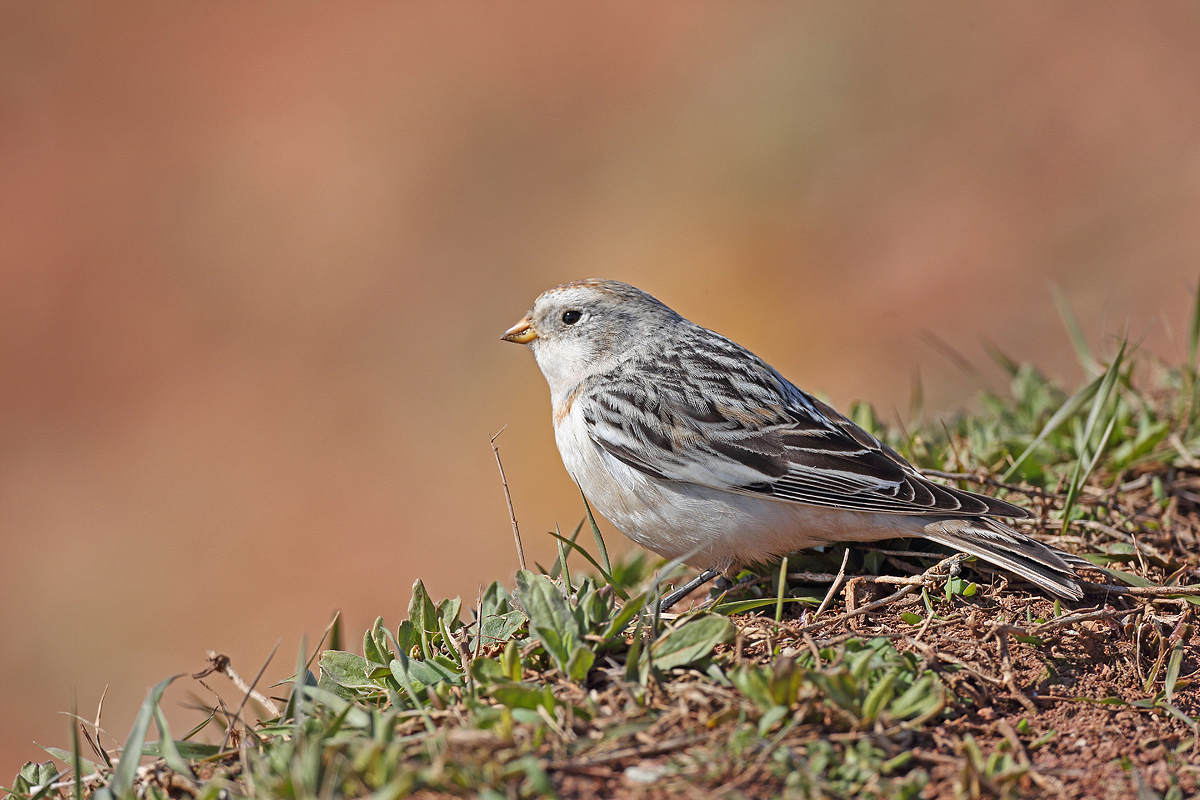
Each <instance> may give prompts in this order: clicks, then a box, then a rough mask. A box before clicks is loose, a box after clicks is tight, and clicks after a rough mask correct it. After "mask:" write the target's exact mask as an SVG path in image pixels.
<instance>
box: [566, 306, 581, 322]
mask: <svg viewBox="0 0 1200 800" xmlns="http://www.w3.org/2000/svg"><path fill="white" fill-rule="evenodd" d="M582 316H583V314H582V313H581V312H579V311H576V310H575V309H573V308H572V309H571V310H570V311H564V312H563V315H562V321H563V325H574V324H575V323H576V322H579V318H580V317H582Z"/></svg>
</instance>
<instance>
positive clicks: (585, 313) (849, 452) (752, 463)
mask: <svg viewBox="0 0 1200 800" xmlns="http://www.w3.org/2000/svg"><path fill="white" fill-rule="evenodd" d="M502 338H503V339H504V340H505V341H509V342H517V343H519V344H526V345H529V347H530V349H532V350H533V355H534V357H535V358H536V359H537V363H538V367H540V368H541V370H542V374H543V375H545V377H546V381H547V383H549V384H550V398H551V403H552V407H553V415H554V438H555V441H556V442H557V443H558V450H559V453H561V454H562V459H563V464H564V465H565V466H566V468H567V472H569V473H570V475H571V478H572V479H573V480H574V481H575V483H577V484H578V485H579V488H580V489H582V490H583V493H584V495H586V496H587V499H588V500H589V501H591V502H592V503H593V504H594V505H595V507H596V508H597V509H599V510H600V512H601V513H603V514H604V516H605V517H607V518H608V519H609V521H610V522H612V523H613V525H615V526H616V527H617V528H618V529H619V530H620V531H621V532H623V533H624V534H625V535H626V536H628V537H629V538H630V539H632V540H633V541H635V542H637V543H638V544H640V545H642V546H643V547H646V548H647V549H649V550H653V551H654V552H655V553H658V554H659V555H661V556H663V557H664V558H668V559H675V558H683V559H684V560H685V561H686V562H687V563H688V564H690V565H691V566H693V567H696V568H698V569H702V570H709V571H710V572H711V571H713V570H719V571H723V572H728V571H730V570H732V569H735V568H737V567H740V566H742V565H745V564H750V563H756V562H761V561H764V560H766V559H769V558H771V557H773V556H780V555H784V554H787V553H790V552H793V551H796V550H802V549H804V548H808V547H816V546H819V545H829V544H835V543H845V542H870V541H875V540H878V539H891V538H898V537H923V538H925V539H930V540H932V541H934V542H937V543H939V544H942V545H945V546H947V547H950V548H954V549H956V550H959V551H961V552H964V553H968V554H970V555H973V556H977V557H979V558H981V559H983V560H985V561H988V562H991V563H993V564H995V565H997V566H1000V567H1002V568H1004V569H1006V570H1009V571H1011V572H1014V573H1016V574H1017V575H1020V576H1021V577H1023V578H1026V579H1028V580H1030V581H1032V582H1033V583H1035V584H1037V585H1038V586H1040V587H1042V588H1043V589H1045V590H1047V591H1049V592H1052V593H1054V594H1056V595H1060V596H1062V597H1065V598H1069V599H1074V600H1078V599H1080V598H1081V597H1082V596H1083V591H1082V589H1081V588H1080V586H1079V584H1078V583H1077V582H1076V581H1075V580H1074V579H1075V578H1076V577H1077V576H1076V574H1075V571H1074V569H1073V565H1082V564H1085V563H1086V562H1084V561H1082V559H1079V558H1077V557H1076V556H1071V555H1069V554H1067V553H1063V552H1060V551H1058V550H1055V549H1053V548H1050V547H1047V546H1046V545H1044V544H1042V543H1041V542H1038V541H1036V540H1034V539H1031V538H1030V537H1028V536H1025V535H1024V534H1022V533H1019V532H1017V531H1015V530H1013V529H1012V528H1010V527H1008V526H1007V525H1005V524H1004V523H1002V522H1000V521H998V520H997V519H996V517H1026V516H1028V513H1027V512H1026V511H1025V510H1024V509H1022V508H1020V507H1018V506H1015V505H1012V504H1011V503H1006V502H1004V501H1003V500H997V499H996V498H993V497H986V496H984V495H980V494H975V493H973V492H967V491H963V490H961V489H957V488H954V487H952V486H943V485H941V484H938V483H935V482H933V481H931V480H929V479H928V478H926V477H924V476H923V475H921V474H920V473H919V472H917V470H916V469H914V468H913V467H912V465H910V464H909V463H908V462H907V461H905V460H904V458H902V457H901V456H900V455H899V454H898V453H896V452H895V451H894V450H892V449H891V448H889V447H888V446H887V445H885V444H883V443H882V442H880V441H879V440H878V439H876V438H875V437H874V436H872V435H871V434H869V433H867V432H866V431H864V430H863V429H862V428H860V427H858V426H857V425H855V424H854V423H853V422H851V421H850V420H849V419H847V418H846V417H844V416H842V415H841V414H839V413H838V412H837V411H835V410H834V409H833V408H831V407H830V406H829V405H827V404H825V403H822V402H821V401H820V400H817V399H816V398H815V397H813V396H812V395H810V394H808V393H806V392H804V391H801V390H800V389H798V388H796V387H795V386H794V385H792V384H791V383H790V382H789V381H788V380H787V379H785V378H784V377H783V376H782V375H780V374H779V373H778V372H776V371H775V370H774V369H772V368H771V367H770V366H769V365H768V364H767V363H766V362H764V361H763V360H762V359H761V358H759V357H758V356H756V355H754V354H753V353H751V352H750V351H749V350H747V349H745V348H744V347H741V346H740V345H738V344H736V343H734V342H732V341H730V340H729V339H726V338H725V337H724V336H721V335H720V334H717V333H714V332H712V331H710V330H708V329H706V328H702V327H700V326H699V325H696V324H694V323H692V322H689V321H688V320H686V319H684V318H683V317H681V316H680V315H679V314H677V313H675V312H674V311H672V310H671V309H670V308H668V307H667V306H665V305H663V304H662V303H661V302H659V301H658V300H656V299H655V298H653V297H651V296H650V295H649V294H646V293H645V292H643V291H642V290H640V289H637V288H634V287H633V286H629V285H627V284H624V283H618V282H616V281H607V280H583V281H575V282H573V283H566V284H563V285H562V286H558V287H556V288H554V289H550V290H549V291H547V292H544V293H543V294H542V295H541V296H539V297H538V298H537V299H536V300H535V301H534V303H533V307H532V308H531V309H530V310H529V313H528V314H526V315H525V317H524V319H522V320H521V321H520V322H518V323H517V324H516V325H514V326H513V327H512V328H510V329H509V330H508V331H507V332H506V333H505V334H504V336H503V337H502Z"/></svg>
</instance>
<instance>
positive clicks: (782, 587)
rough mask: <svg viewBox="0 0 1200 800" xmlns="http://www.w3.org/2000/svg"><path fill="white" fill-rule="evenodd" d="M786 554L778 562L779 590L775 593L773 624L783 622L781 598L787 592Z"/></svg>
mask: <svg viewBox="0 0 1200 800" xmlns="http://www.w3.org/2000/svg"><path fill="white" fill-rule="evenodd" d="M787 567H788V560H787V556H784V557H783V560H782V561H780V562H779V591H778V592H777V593H776V595H775V624H776V625H778V624H779V623H781V622H783V598H784V595H786V594H787Z"/></svg>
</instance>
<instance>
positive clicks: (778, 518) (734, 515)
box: [554, 408, 926, 570]
mask: <svg viewBox="0 0 1200 800" xmlns="http://www.w3.org/2000/svg"><path fill="white" fill-rule="evenodd" d="M554 438H555V441H556V442H557V444H558V451H559V453H560V454H561V455H562V460H563V464H564V465H565V466H566V468H567V472H568V473H570V475H571V478H572V479H573V480H574V481H575V483H576V484H578V485H579V488H580V489H582V490H583V493H584V495H585V496H586V497H587V499H588V502H590V503H591V504H592V506H593V507H594V508H596V509H597V510H598V511H599V512H600V513H601V514H603V515H604V516H605V517H607V518H608V520H609V521H610V522H612V524H613V525H615V526H616V527H617V529H618V530H620V531H621V532H622V533H624V534H625V535H626V536H628V537H629V538H630V539H632V540H633V541H635V542H637V543H638V544H640V545H642V546H643V547H645V548H646V549H648V550H652V551H654V552H655V553H658V554H659V555H661V556H663V557H664V558H667V559H676V558H683V559H684V560H685V561H686V562H687V563H688V564H690V565H691V566H693V567H696V568H698V569H707V568H709V567H716V568H718V569H722V570H724V569H727V568H729V567H732V566H739V565H742V564H749V563H754V562H758V561H764V560H767V559H769V558H771V557H772V556H778V555H783V554H785V553H790V552H793V551H796V550H803V549H805V548H808V547H816V546H818V545H823V544H830V543H833V542H850V541H874V540H876V539H886V538H893V537H901V536H919V535H921V531H922V529H923V526H924V522H925V521H926V520H922V518H920V517H909V516H903V515H896V514H874V513H866V512H859V511H844V510H840V509H828V508H820V507H817V506H806V505H801V504H799V503H793V502H789V501H786V500H775V499H773V498H769V497H756V496H753V495H743V494H738V493H734V492H727V491H721V490H718V489H711V488H708V487H704V486H699V485H696V484H691V483H682V482H678V481H671V480H661V479H659V478H655V477H652V476H650V475H647V474H645V473H644V472H641V471H639V470H636V469H634V468H633V467H630V466H628V465H626V464H625V463H623V462H621V461H618V460H617V459H616V458H613V457H612V456H611V455H609V454H608V453H607V452H605V451H604V450H603V449H602V448H600V447H599V446H598V445H596V444H595V442H593V441H592V439H591V438H590V437H589V436H588V434H587V425H586V423H585V422H584V420H583V415H582V414H581V413H580V412H579V410H578V409H577V408H576V409H572V410H571V412H570V413H568V414H567V415H566V416H565V417H564V418H563V419H562V421H561V422H559V423H558V424H557V425H556V426H555V429H554Z"/></svg>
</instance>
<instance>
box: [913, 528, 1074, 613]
mask: <svg viewBox="0 0 1200 800" xmlns="http://www.w3.org/2000/svg"><path fill="white" fill-rule="evenodd" d="M922 535H923V536H924V537H925V538H926V539H929V540H931V541H934V542H937V543H938V544H942V545H945V546H946V547H951V548H954V549H956V550H960V551H962V552H964V553H967V554H968V555H973V556H977V557H979V558H982V559H983V560H984V561H989V562H991V563H992V564H995V565H996V566H998V567H1003V568H1004V569H1006V570H1009V571H1011V572H1014V573H1016V574H1017V575H1020V576H1021V577H1022V578H1025V579H1027V580H1029V581H1032V582H1033V583H1035V584H1037V585H1038V586H1040V587H1042V588H1043V589H1045V590H1046V591H1048V592H1053V593H1054V594H1056V595H1058V596H1060V597H1065V598H1067V599H1069V600H1080V599H1082V598H1083V589H1082V588H1081V587H1080V586H1079V584H1078V583H1076V582H1075V580H1073V579H1074V578H1076V577H1078V576H1077V575H1076V574H1075V570H1074V568H1073V566H1072V565H1077V566H1084V565H1088V566H1090V564H1089V563H1088V562H1087V561H1084V560H1083V559H1081V558H1079V557H1078V556H1073V555H1071V554H1069V553H1064V552H1062V551H1061V550H1055V549H1054V548H1052V547H1048V546H1046V545H1044V544H1042V543H1041V542H1039V541H1037V540H1036V539H1031V538H1030V537H1028V536H1026V535H1025V534H1023V533H1018V532H1017V531H1015V530H1013V529H1012V528H1010V527H1008V526H1007V525H1005V524H1004V523H1002V522H998V521H997V520H994V519H991V518H990V517H973V518H970V519H940V520H936V521H934V522H930V523H929V524H928V525H926V526H925V532H924V533H923V534H922Z"/></svg>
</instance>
